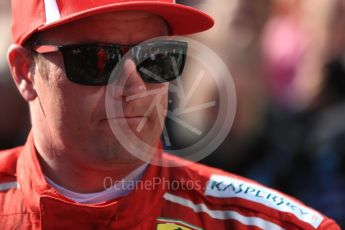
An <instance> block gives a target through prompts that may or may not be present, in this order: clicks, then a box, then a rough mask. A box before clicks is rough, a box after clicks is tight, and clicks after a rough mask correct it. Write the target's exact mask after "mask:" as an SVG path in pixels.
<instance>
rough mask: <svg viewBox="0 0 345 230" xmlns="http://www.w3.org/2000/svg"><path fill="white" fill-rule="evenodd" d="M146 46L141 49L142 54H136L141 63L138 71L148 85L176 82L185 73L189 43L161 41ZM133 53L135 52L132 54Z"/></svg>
mask: <svg viewBox="0 0 345 230" xmlns="http://www.w3.org/2000/svg"><path fill="white" fill-rule="evenodd" d="M145 46H146V44H145V45H144V46H143V47H140V48H141V54H139V55H138V52H135V49H134V53H136V54H137V56H134V58H135V59H136V61H137V62H138V63H139V64H138V66H137V70H138V72H139V73H140V75H141V77H142V79H143V80H144V81H145V82H147V83H163V82H168V81H172V80H175V79H176V78H178V77H179V76H180V75H181V74H182V71H183V68H184V65H185V61H186V54H187V43H185V42H180V41H159V42H153V43H149V44H147V47H145ZM132 53H133V52H132Z"/></svg>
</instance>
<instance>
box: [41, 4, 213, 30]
mask: <svg viewBox="0 0 345 230" xmlns="http://www.w3.org/2000/svg"><path fill="white" fill-rule="evenodd" d="M130 10H135V11H136V10H138V11H146V12H149V13H153V14H156V15H159V16H161V17H162V18H164V19H165V20H166V21H167V22H168V23H169V25H170V27H171V31H172V34H173V35H186V34H192V33H197V32H202V31H205V30H207V29H209V28H211V27H212V26H213V24H214V20H213V19H212V18H211V17H210V16H209V15H207V14H205V13H203V12H201V11H199V10H197V9H194V8H192V7H189V6H185V5H180V4H171V3H162V2H156V3H154V2H128V3H121V4H119V3H117V4H110V5H106V6H102V7H98V8H93V9H90V10H87V11H82V12H78V13H76V14H72V15H69V16H68V17H64V18H61V19H59V20H57V21H55V22H52V23H49V24H45V25H42V26H40V27H38V29H37V31H43V30H47V29H50V28H54V27H57V26H59V25H63V24H66V23H68V22H72V21H75V20H78V19H82V18H85V17H88V16H92V15H97V14H102V13H109V12H117V11H130Z"/></svg>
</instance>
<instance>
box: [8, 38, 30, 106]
mask: <svg viewBox="0 0 345 230" xmlns="http://www.w3.org/2000/svg"><path fill="white" fill-rule="evenodd" d="M7 60H8V64H9V66H10V70H11V73H12V77H13V80H14V82H15V84H16V86H17V88H18V90H19V92H20V94H21V95H22V96H23V98H24V99H25V100H26V101H32V100H34V99H35V98H36V97H37V93H36V90H35V88H34V84H33V72H32V71H30V69H31V66H32V65H33V64H34V63H33V61H34V60H33V58H32V55H31V53H30V52H29V51H28V50H27V49H25V48H24V47H22V46H20V45H16V44H13V45H11V46H10V47H9V48H8V51H7Z"/></svg>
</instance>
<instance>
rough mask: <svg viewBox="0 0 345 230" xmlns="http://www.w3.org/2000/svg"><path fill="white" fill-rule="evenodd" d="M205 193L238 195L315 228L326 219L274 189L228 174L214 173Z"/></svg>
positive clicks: (225, 196)
mask: <svg viewBox="0 0 345 230" xmlns="http://www.w3.org/2000/svg"><path fill="white" fill-rule="evenodd" d="M205 195H207V196H212V197H218V198H231V197H236V198H242V199H245V200H250V201H252V202H256V203H260V204H263V205H265V206H268V207H270V208H273V209H276V210H279V211H282V212H287V213H292V214H294V215H295V216H296V217H297V218H298V219H300V220H301V221H303V222H306V223H309V224H310V225H312V226H313V227H314V228H317V227H318V226H319V225H320V224H321V222H322V220H323V219H324V218H323V217H322V216H321V214H319V213H318V212H316V211H314V210H312V209H310V208H308V207H306V206H303V205H302V204H298V203H296V202H294V201H293V200H291V199H289V198H288V197H286V196H284V195H283V194H280V193H278V192H276V191H274V190H272V189H269V188H266V187H264V186H261V185H259V184H255V183H250V182H247V181H243V180H239V179H235V178H231V177H227V176H221V175H212V176H211V178H210V180H209V182H208V183H207V188H206V190H205Z"/></svg>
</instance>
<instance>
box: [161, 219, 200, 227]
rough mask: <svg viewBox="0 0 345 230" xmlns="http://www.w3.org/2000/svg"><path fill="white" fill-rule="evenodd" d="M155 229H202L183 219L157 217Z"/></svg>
mask: <svg viewBox="0 0 345 230" xmlns="http://www.w3.org/2000/svg"><path fill="white" fill-rule="evenodd" d="M157 230H202V228H199V227H197V226H195V225H193V224H190V223H187V222H185V221H183V220H176V219H167V218H162V217H160V218H157Z"/></svg>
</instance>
